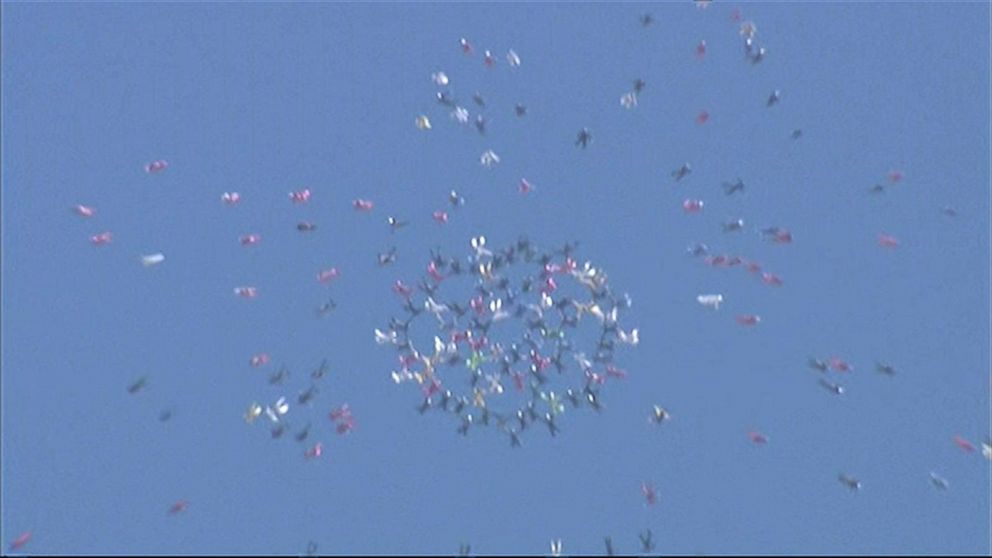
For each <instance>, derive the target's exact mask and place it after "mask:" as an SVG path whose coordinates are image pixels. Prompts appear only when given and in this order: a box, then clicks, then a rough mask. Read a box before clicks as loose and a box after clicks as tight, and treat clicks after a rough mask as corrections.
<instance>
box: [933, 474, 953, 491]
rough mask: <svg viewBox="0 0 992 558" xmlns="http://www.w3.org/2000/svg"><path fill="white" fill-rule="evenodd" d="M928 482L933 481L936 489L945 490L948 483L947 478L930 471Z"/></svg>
mask: <svg viewBox="0 0 992 558" xmlns="http://www.w3.org/2000/svg"><path fill="white" fill-rule="evenodd" d="M930 482H931V483H933V485H934V486H935V487H937V489H938V490H947V487H948V486H949V483H948V482H947V479H945V478H942V477H940V476H939V475H937V473H934V472H932V471H931V472H930Z"/></svg>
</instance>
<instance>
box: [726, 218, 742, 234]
mask: <svg viewBox="0 0 992 558" xmlns="http://www.w3.org/2000/svg"><path fill="white" fill-rule="evenodd" d="M743 230H744V219H734V220H732V221H727V222H725V223H723V232H725V233H728V232H740V231H743Z"/></svg>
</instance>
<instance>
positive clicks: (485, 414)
mask: <svg viewBox="0 0 992 558" xmlns="http://www.w3.org/2000/svg"><path fill="white" fill-rule="evenodd" d="M470 245H471V247H472V253H471V254H470V255H469V256H467V257H465V258H463V259H459V258H449V257H445V256H443V255H441V254H440V253H437V252H434V253H432V255H431V258H430V260H429V262H428V264H427V273H426V276H425V277H424V278H423V279H422V280H421V281H420V282H419V284H418V285H417V286H416V287H412V286H410V285H407V284H406V283H403V282H402V281H397V282H396V283H395V284H394V285H393V291H394V292H395V293H396V294H397V295H398V296H399V297H400V298H401V299H402V312H403V318H402V319H400V318H396V317H395V316H394V317H392V318H390V320H389V325H388V326H387V327H386V328H385V329H384V330H380V329H376V330H375V332H374V334H375V340H376V342H377V343H378V344H380V345H383V346H387V345H388V346H392V347H394V348H395V350H396V352H397V357H398V360H399V367H398V369H397V370H394V371H393V372H392V374H391V376H392V379H393V381H394V382H396V383H397V384H404V383H414V384H416V385H417V387H419V389H420V393H421V397H422V401H421V404H420V405H419V407H418V409H419V410H420V412H421V413H425V412H427V411H428V410H435V411H439V412H443V413H449V414H451V415H452V416H453V417H455V419H456V420H457V422H458V423H459V426H458V432H459V433H461V434H463V435H467V434H468V432H469V430H470V429H471V428H473V427H475V426H494V427H496V428H497V429H498V430H499V431H500V432H501V433H503V434H504V435H506V436H508V437H509V439H510V443H511V445H512V446H519V445H520V434H521V432H523V431H524V430H525V429H527V428H528V427H529V426H531V425H537V424H541V425H543V427H544V428H547V429H548V431H549V433H550V434H551V435H556V434H557V433H558V431H559V421H560V419H559V417H560V416H561V415H563V414H565V412H566V410H567V409H569V408H572V409H580V408H591V409H594V410H596V411H598V410H600V408H601V406H602V403H601V400H600V396H601V391H602V389H603V387H604V385H605V384H606V382H607V380H608V379H610V378H614V379H622V378H624V377H626V372H624V371H623V370H621V369H620V368H618V367H617V366H616V365H615V364H614V352H615V349H616V348H617V346H618V345H620V346H636V345H637V343H638V330H637V329H632V330H627V329H624V328H623V327H622V325H621V323H620V317H621V313H624V312H626V310H627V309H629V308H630V307H631V299H630V297H629V296H627V295H626V294H624V295H622V296H619V297H618V296H616V295H615V294H614V293H613V291H612V290H611V289H610V286H609V283H608V281H607V275H606V273H605V272H604V271H603V270H602V269H599V268H597V267H595V266H593V264H592V263H591V262H588V261H586V262H585V263H583V264H581V265H580V264H579V263H578V260H576V258H575V251H576V245H575V244H566V245H565V246H563V247H562V248H560V249H557V250H552V251H542V250H540V249H539V248H537V247H536V246H535V245H534V244H532V243H531V242H530V241H529V240H527V239H525V238H521V239H520V240H518V241H517V242H516V243H514V244H511V245H510V246H508V247H506V248H503V249H499V250H491V249H489V248H488V247H487V245H486V238H485V237H483V236H480V237H475V238H472V239H471V242H470Z"/></svg>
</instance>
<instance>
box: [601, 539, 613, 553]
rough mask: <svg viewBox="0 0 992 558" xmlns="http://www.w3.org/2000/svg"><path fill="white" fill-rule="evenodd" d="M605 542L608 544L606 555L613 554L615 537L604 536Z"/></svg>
mask: <svg viewBox="0 0 992 558" xmlns="http://www.w3.org/2000/svg"><path fill="white" fill-rule="evenodd" d="M603 542H604V543H605V544H606V555H607V556H613V555H614V554H613V539H611V538H610V537H604V538H603Z"/></svg>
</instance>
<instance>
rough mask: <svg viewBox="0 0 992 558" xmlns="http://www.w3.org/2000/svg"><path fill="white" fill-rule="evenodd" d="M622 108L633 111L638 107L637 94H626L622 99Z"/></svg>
mask: <svg viewBox="0 0 992 558" xmlns="http://www.w3.org/2000/svg"><path fill="white" fill-rule="evenodd" d="M620 106H622V107H623V108H625V109H632V108H634V107H636V106H637V93H633V92H631V93H624V94H623V96H621V97H620Z"/></svg>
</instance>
